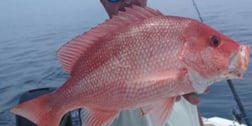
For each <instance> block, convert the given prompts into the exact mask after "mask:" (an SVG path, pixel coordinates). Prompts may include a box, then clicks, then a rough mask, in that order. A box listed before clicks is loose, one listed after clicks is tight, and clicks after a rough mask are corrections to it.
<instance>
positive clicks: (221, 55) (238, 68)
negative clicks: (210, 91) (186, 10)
mask: <svg viewBox="0 0 252 126" xmlns="http://www.w3.org/2000/svg"><path fill="white" fill-rule="evenodd" d="M183 38H184V42H185V43H184V47H183V49H182V52H181V53H180V56H179V58H180V59H181V60H182V62H183V63H184V64H185V65H186V66H187V68H188V69H189V71H193V72H191V75H190V76H191V78H192V81H193V83H198V85H200V83H205V84H207V85H208V86H209V84H212V83H213V82H216V81H219V80H225V79H237V78H242V77H243V73H244V71H245V70H246V69H247V68H248V62H249V57H250V56H249V55H250V47H249V45H241V44H239V43H238V42H236V41H234V40H232V39H231V38H229V37H228V36H226V35H224V34H222V33H220V32H218V31H216V30H215V29H213V28H211V27H210V26H208V25H206V24H203V23H200V22H198V21H196V20H195V21H192V22H191V23H189V25H188V26H187V27H186V28H185V30H184V32H183ZM205 87H206V86H205Z"/></svg>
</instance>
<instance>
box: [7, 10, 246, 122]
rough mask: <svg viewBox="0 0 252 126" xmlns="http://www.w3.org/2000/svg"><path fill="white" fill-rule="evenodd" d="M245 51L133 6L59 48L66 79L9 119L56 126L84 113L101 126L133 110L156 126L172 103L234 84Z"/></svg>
mask: <svg viewBox="0 0 252 126" xmlns="http://www.w3.org/2000/svg"><path fill="white" fill-rule="evenodd" d="M249 51H250V50H249V46H243V45H240V44H239V43H237V42H235V41H233V40H232V39H230V38H229V37H227V36H225V35H223V34H221V33H220V32H218V31H216V30H214V29H213V28H211V27H209V26H208V25H206V24H202V23H200V22H198V21H196V20H194V19H189V18H183V17H175V16H164V15H163V14H161V13H160V12H159V11H156V10H153V9H151V8H148V7H146V8H141V7H137V6H133V7H132V8H127V9H126V12H120V13H119V15H118V16H114V17H113V18H112V19H111V20H107V21H105V22H104V23H102V24H100V25H98V26H96V27H94V28H92V29H91V30H90V31H88V32H86V33H84V34H82V35H79V36H77V37H75V38H74V39H72V40H71V41H69V42H68V43H67V44H65V45H64V46H63V47H62V48H60V49H59V51H58V53H57V56H58V58H59V61H60V63H61V64H62V65H63V68H64V70H65V71H66V72H67V73H69V74H70V75H71V76H70V78H69V79H68V80H67V81H66V82H65V84H64V85H63V86H61V87H60V88H59V89H57V90H56V91H55V92H52V93H50V94H46V95H43V96H41V97H39V98H36V99H34V100H31V101H28V102H25V103H22V104H20V105H17V106H16V107H14V108H13V109H12V110H11V111H12V112H14V113H16V114H18V115H22V116H24V117H26V118H28V119H30V120H31V121H33V122H34V123H36V124H38V125H39V126H56V125H59V122H60V119H61V118H62V116H63V115H64V114H65V113H66V112H68V111H70V110H73V109H76V108H86V110H87V111H86V113H84V117H83V119H84V122H85V125H87V126H104V125H108V124H110V123H111V122H112V121H113V120H114V119H115V118H116V117H117V116H118V114H119V112H120V111H121V110H126V109H139V110H140V111H141V112H142V113H143V114H152V118H153V120H154V123H155V124H156V125H157V126H162V125H163V124H164V122H165V120H166V119H167V118H168V116H169V113H170V111H171V109H172V106H173V103H174V102H175V101H174V99H175V97H176V96H180V95H183V94H187V93H191V92H198V93H202V92H203V91H204V90H205V89H206V87H208V86H209V85H210V84H212V83H213V82H215V81H217V80H223V79H233V78H241V77H242V74H243V72H244V71H245V70H246V68H247V65H248V60H249Z"/></svg>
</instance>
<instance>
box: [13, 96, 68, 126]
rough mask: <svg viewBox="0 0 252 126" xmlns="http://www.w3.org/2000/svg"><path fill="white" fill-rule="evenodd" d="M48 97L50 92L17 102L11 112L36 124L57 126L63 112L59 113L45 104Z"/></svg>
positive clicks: (39, 125)
mask: <svg viewBox="0 0 252 126" xmlns="http://www.w3.org/2000/svg"><path fill="white" fill-rule="evenodd" d="M49 97H50V94H46V95H42V96H40V97H38V98H35V99H32V100H30V101H27V102H24V103H21V104H18V105H17V106H15V107H14V108H12V109H11V112H12V113H15V114H17V115H20V116H23V117H25V118H27V119H29V120H30V121H32V122H33V123H35V124H37V125H38V126H58V125H59V123H60V119H61V117H63V113H61V114H59V111H56V110H53V109H52V107H50V106H49V105H48V104H47V103H48V100H47V99H48V98H49Z"/></svg>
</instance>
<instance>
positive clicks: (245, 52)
mask: <svg viewBox="0 0 252 126" xmlns="http://www.w3.org/2000/svg"><path fill="white" fill-rule="evenodd" d="M249 57H250V46H249V45H241V46H240V48H239V50H238V52H237V53H236V54H235V55H234V56H233V57H232V58H231V60H230V63H229V68H228V74H227V78H228V79H239V78H243V73H244V72H245V71H246V70H247V68H248V63H249Z"/></svg>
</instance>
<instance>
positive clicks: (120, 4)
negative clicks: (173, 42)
mask: <svg viewBox="0 0 252 126" xmlns="http://www.w3.org/2000/svg"><path fill="white" fill-rule="evenodd" d="M100 2H101V3H102V5H103V7H104V8H105V10H106V12H107V14H108V16H109V18H112V16H113V15H117V14H118V12H119V11H125V7H129V6H132V5H137V6H141V7H145V6H146V5H147V0H100ZM185 100H187V102H189V103H190V104H191V105H190V104H188V103H187V102H186V101H185ZM177 101H178V103H176V104H175V108H174V109H175V110H174V112H173V113H174V114H173V113H172V114H171V117H172V118H171V117H170V118H169V120H168V121H167V124H168V126H180V125H184V124H185V123H186V124H187V126H200V125H202V126H203V124H202V122H201V117H200V116H199V115H198V112H197V108H196V107H195V105H197V104H199V102H200V98H199V96H198V95H197V94H196V93H189V94H186V95H183V98H182V99H181V98H180V96H179V97H177ZM138 115H139V112H138V111H125V112H122V113H121V115H120V117H121V118H120V117H119V118H118V119H117V120H116V121H115V122H114V123H113V124H112V125H113V126H119V125H120V126H128V125H131V126H134V125H139V126H141V125H144V126H150V125H151V122H150V121H149V120H150V117H146V118H139V117H138ZM127 118H131V119H132V120H128V119H127ZM176 118H177V119H178V120H176ZM182 120H183V121H182Z"/></svg>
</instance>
